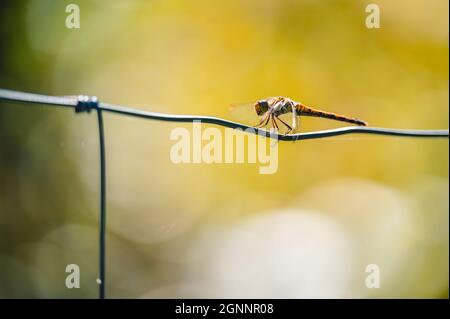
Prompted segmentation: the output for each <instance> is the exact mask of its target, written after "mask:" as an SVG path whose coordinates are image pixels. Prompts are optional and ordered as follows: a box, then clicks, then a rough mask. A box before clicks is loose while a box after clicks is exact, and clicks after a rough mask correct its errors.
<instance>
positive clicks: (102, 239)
mask: <svg viewBox="0 0 450 319" xmlns="http://www.w3.org/2000/svg"><path fill="white" fill-rule="evenodd" d="M0 100H4V101H12V102H23V103H34V104H43V105H51V106H59V107H68V108H73V109H74V110H75V112H76V113H82V112H88V113H89V112H91V111H92V110H95V111H96V113H97V121H98V132H99V153H100V200H99V202H100V207H99V210H100V213H99V278H98V284H99V298H100V299H104V298H105V297H106V272H105V271H106V263H105V260H106V153H105V135H104V127H103V111H105V112H111V113H116V114H121V115H125V116H134V117H139V118H144V119H150V120H157V121H167V122H182V123H189V122H196V121H199V122H203V123H208V124H214V125H219V126H223V127H228V128H233V129H241V130H245V131H246V132H248V133H254V134H258V135H261V136H265V137H268V138H276V139H277V140H280V141H297V140H307V139H318V138H326V137H332V136H338V135H344V134H377V135H390V136H404V137H422V138H439V137H440V138H448V137H449V130H448V129H447V130H406V129H394V128H381V127H360V126H347V127H342V128H337V129H331V130H322V131H315V132H306V133H297V134H290V135H283V134H279V133H274V132H269V131H267V130H264V129H259V128H254V127H251V126H248V125H245V124H241V123H237V122H232V121H228V120H225V119H222V118H218V117H211V116H195V115H172V114H164V113H156V112H148V111H143V110H139V109H134V108H130V107H126V106H119V105H113V104H108V103H103V102H100V101H99V100H98V99H97V97H91V96H86V95H74V96H50V95H41V94H34V93H26V92H18V91H12V90H7V89H0Z"/></svg>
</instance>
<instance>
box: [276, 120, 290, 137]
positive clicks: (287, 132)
mask: <svg viewBox="0 0 450 319" xmlns="http://www.w3.org/2000/svg"><path fill="white" fill-rule="evenodd" d="M276 119H277V120H279V121H280V122H281V123H283V124H284V125H285V126H286V127H287V128H288V130H287V131H286V133H285V134H289V132H291V131H292V127H290V126H289V125H288V124H287V123H286V122H285V121H283V120H282V119H280V118H279V117H278V116H276Z"/></svg>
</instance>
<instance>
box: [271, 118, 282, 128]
mask: <svg viewBox="0 0 450 319" xmlns="http://www.w3.org/2000/svg"><path fill="white" fill-rule="evenodd" d="M270 118H271V119H272V124H273V128H276V129H277V131H279V130H280V128H279V127H278V124H277V121H276V120H275V116H274V115H271V116H270Z"/></svg>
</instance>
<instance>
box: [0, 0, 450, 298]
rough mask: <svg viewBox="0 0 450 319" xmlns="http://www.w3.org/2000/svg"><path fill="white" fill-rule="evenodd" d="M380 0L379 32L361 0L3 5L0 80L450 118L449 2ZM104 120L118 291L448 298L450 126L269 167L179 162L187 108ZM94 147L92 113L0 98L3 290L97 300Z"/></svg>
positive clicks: (25, 86) (301, 150)
mask: <svg viewBox="0 0 450 319" xmlns="http://www.w3.org/2000/svg"><path fill="white" fill-rule="evenodd" d="M70 3H76V4H77V5H78V6H79V8H80V16H81V20H80V28H79V29H68V28H66V26H65V21H66V18H67V16H68V15H69V13H66V12H65V9H66V6H67V5H68V4H70ZM374 3H376V4H378V5H379V7H380V10H381V28H379V29H368V28H366V25H365V20H366V17H367V15H368V13H366V12H365V8H366V6H367V4H369V2H367V1H354V0H347V1H344V0H336V1H320V2H319V1H312V0H283V1H279V0H264V1H260V0H249V1H238V0H227V1H207V0H194V1H172V0H165V1H162V0H151V1H145V2H144V1H132V0H127V1H119V0H114V1H106V0H102V1H100V0H97V1H57V2H56V1H51V0H32V1H2V5H1V10H0V43H1V47H2V48H1V50H0V87H1V88H9V89H16V90H21V91H30V92H36V93H42V94H53V95H66V94H80V93H83V94H89V95H97V96H98V97H99V98H100V100H102V101H107V102H111V103H116V104H123V105H128V106H134V107H138V108H141V109H144V110H150V111H159V112H165V113H174V114H202V115H212V116H218V117H223V118H227V119H231V120H239V119H236V118H233V117H232V114H230V112H229V107H228V106H229V105H230V104H233V103H246V102H251V101H255V100H258V99H260V98H263V97H267V96H276V95H282V96H289V97H291V98H293V99H296V100H300V101H302V102H304V103H305V104H307V105H311V106H316V107H320V108H322V109H325V110H328V111H334V112H338V113H342V114H348V115H351V116H355V117H358V118H361V119H364V120H367V121H368V122H369V123H370V124H371V125H373V126H383V127H395V128H415V129H445V128H448V125H449V123H448V116H449V107H448V105H449V104H448V103H449V100H448V53H449V52H448V39H449V38H448V21H449V17H448V9H449V8H448V6H449V4H448V1H446V0H432V1H429V0H427V1H425V0H414V1H387V0H378V1H375V2H374ZM104 117H105V131H106V152H107V199H108V202H107V214H108V217H107V227H108V237H107V296H108V297H110V298H163V297H173V298H177V297H192V298H197V297H205V298H216V297H217V298H220V297H239V298H241V297H247V298H259V297H267V298H315V297H327V298H384V297H385V298H397V297H398V298H416V297H425V298H448V288H449V284H448V273H449V265H448V260H449V242H448V239H449V220H448V212H449V195H448V191H449V190H448V188H449V181H448V167H449V162H448V160H449V158H448V154H449V149H448V146H449V142H448V139H414V138H395V137H381V136H365V135H349V136H342V137H335V138H328V139H323V140H311V141H302V142H295V143H280V145H279V163H278V171H277V173H276V174H273V175H260V174H259V173H258V165H257V164H214V165H211V164H174V163H172V162H171V161H170V158H169V153H170V148H171V147H172V145H173V144H174V142H173V141H171V140H170V139H169V136H170V132H171V130H172V129H174V128H176V127H179V126H180V124H177V123H168V122H165V123H164V122H155V121H144V120H141V119H133V118H126V117H122V116H118V115H111V114H105V115H104ZM181 126H182V127H186V128H188V129H191V126H190V125H188V124H183V125H181ZM338 126H341V124H340V123H338V122H333V121H327V120H322V119H312V118H306V119H304V120H303V121H302V128H301V130H302V131H310V130H320V129H326V128H332V127H338ZM205 127H207V125H205ZM221 130H222V129H221ZM98 160H99V154H98V130H97V125H96V117H95V115H93V114H90V115H88V114H79V115H78V114H77V115H75V113H74V112H73V111H71V110H67V109H64V108H53V107H44V106H38V105H34V106H30V105H24V104H19V103H5V102H1V103H0V297H3V298H14V297H19V298H22V297H33V298H34V297H39V298H52V297H63V298H72V297H81V298H95V297H97V293H98V287H97V284H96V281H95V280H96V278H97V276H98V274H97V270H98V177H99V166H98ZM67 264H77V265H79V267H80V271H81V287H80V288H79V289H67V288H66V287H65V279H66V276H67V275H68V274H67V273H66V272H65V268H66V265H67ZM369 264H376V265H378V266H379V269H380V288H378V289H369V288H367V287H366V284H365V281H366V277H367V276H368V273H366V267H367V265H369Z"/></svg>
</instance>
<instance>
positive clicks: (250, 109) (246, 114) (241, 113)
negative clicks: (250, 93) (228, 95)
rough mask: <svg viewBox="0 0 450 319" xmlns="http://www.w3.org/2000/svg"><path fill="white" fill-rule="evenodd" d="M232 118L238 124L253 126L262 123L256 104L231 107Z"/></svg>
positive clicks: (233, 105)
mask: <svg viewBox="0 0 450 319" xmlns="http://www.w3.org/2000/svg"><path fill="white" fill-rule="evenodd" d="M230 116H231V118H232V119H233V120H234V121H236V122H240V123H244V124H248V125H252V126H253V125H256V124H257V123H258V122H259V121H260V119H259V116H258V115H257V114H256V111H255V108H254V102H253V103H241V104H232V105H230Z"/></svg>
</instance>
